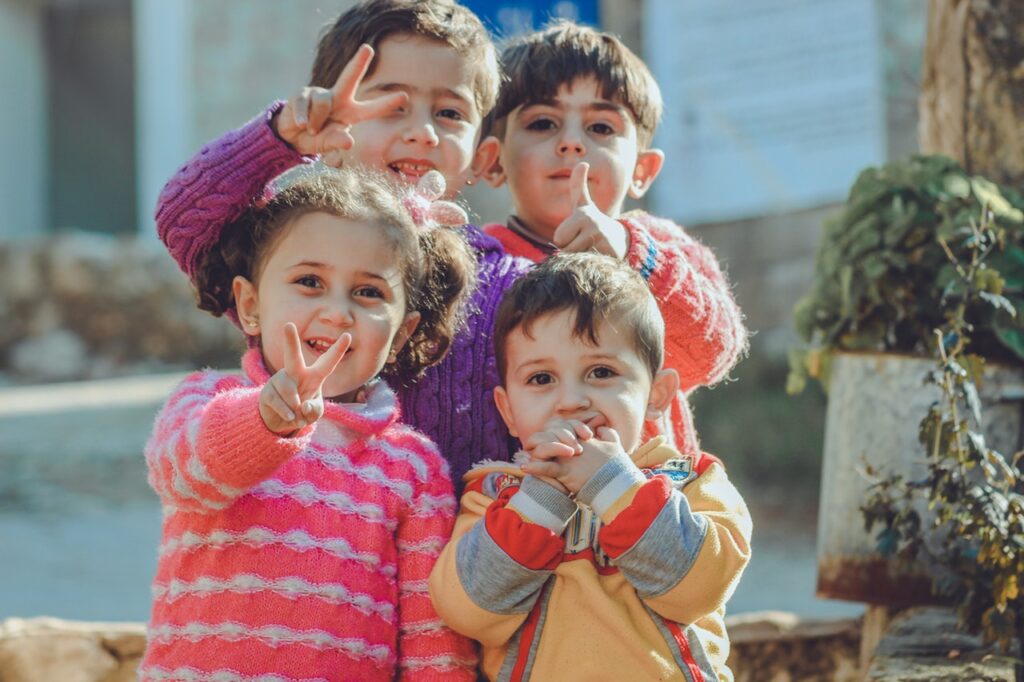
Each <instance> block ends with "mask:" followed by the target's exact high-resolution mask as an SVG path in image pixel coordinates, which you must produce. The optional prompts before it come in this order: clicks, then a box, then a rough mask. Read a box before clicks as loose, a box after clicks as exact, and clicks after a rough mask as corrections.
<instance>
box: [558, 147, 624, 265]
mask: <svg viewBox="0 0 1024 682" xmlns="http://www.w3.org/2000/svg"><path fill="white" fill-rule="evenodd" d="M589 171H590V164H588V163H585V162H582V161H581V162H580V163H578V164H576V165H575V166H574V167H573V169H572V175H571V176H569V199H570V201H571V202H572V206H573V212H572V213H571V214H570V215H569V217H568V218H566V219H565V220H563V221H562V223H561V224H560V225H559V226H558V227H557V228H556V229H555V233H554V234H553V235H552V237H551V241H552V242H554V244H555V246H557V247H558V248H559V249H561V250H562V251H567V252H570V253H572V252H578V251H590V250H594V251H597V252H598V253H603V254H605V255H606V256H613V257H615V258H618V259H619V260H622V259H623V258H624V257H625V255H626V249H627V247H628V246H629V243H628V242H629V234H628V233H627V232H626V227H625V226H624V225H623V224H622V223H620V222H619V221H618V220H615V219H614V218H611V217H609V216H607V215H605V214H604V213H602V212H601V209H599V208H598V207H597V204H595V203H594V200H593V199H591V198H590V190H589V189H588V187H587V173H588V172H589Z"/></svg>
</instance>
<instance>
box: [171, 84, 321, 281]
mask: <svg viewBox="0 0 1024 682" xmlns="http://www.w3.org/2000/svg"><path fill="white" fill-rule="evenodd" d="M283 106H284V102H275V103H274V104H273V105H271V107H270V108H269V109H267V111H266V112H264V113H263V114H260V115H259V116H257V117H256V118H254V119H252V120H251V121H249V122H248V123H246V124H245V125H244V126H242V127H241V128H239V129H237V130H232V131H230V132H228V133H226V134H224V135H223V136H221V137H219V138H217V139H216V140H214V141H213V142H211V143H210V144H208V145H206V146H204V147H203V148H202V149H200V150H199V153H198V154H196V155H195V156H194V157H192V158H191V159H189V161H188V162H187V163H186V164H185V165H184V166H182V167H181V168H180V169H178V172H177V173H175V175H174V177H173V178H172V179H171V181H170V182H168V183H167V184H166V185H165V186H164V188H163V190H162V191H161V192H160V198H159V199H158V201H157V209H156V230H157V234H158V235H159V237H160V240H161V241H163V243H164V244H165V245H166V246H167V250H168V251H170V253H171V256H173V257H174V260H175V261H177V262H178V266H179V267H180V268H181V270H182V272H184V273H185V274H186V275H188V276H189V279H194V277H195V272H196V267H197V265H198V264H199V260H200V258H201V257H202V255H203V254H205V253H206V252H207V251H208V250H209V249H210V247H212V246H213V245H214V244H216V243H217V240H218V239H220V231H221V229H222V228H223V227H224V226H225V225H228V224H229V223H231V222H232V221H234V220H237V219H238V218H239V216H241V215H242V212H243V211H244V210H245V208H246V207H247V206H248V205H249V202H250V201H252V199H253V198H254V197H256V196H257V195H260V194H262V192H263V189H264V187H266V184H267V182H268V181H269V180H271V179H273V178H275V177H277V176H278V175H280V174H281V173H283V172H284V171H286V170H288V169H289V168H292V167H294V166H297V165H298V164H300V163H308V162H310V161H311V160H312V159H311V158H310V157H307V156H303V155H301V154H299V153H298V152H296V151H295V150H294V149H292V148H291V147H290V146H288V144H286V143H285V142H284V141H283V140H281V139H280V138H278V137H277V135H275V134H274V131H273V129H272V128H271V127H270V120H271V118H272V117H273V115H274V114H275V113H276V112H277V111H279V110H280V109H281V108H282V107H283ZM211 226H216V229H212V227H211Z"/></svg>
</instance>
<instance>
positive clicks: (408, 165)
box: [388, 161, 434, 178]
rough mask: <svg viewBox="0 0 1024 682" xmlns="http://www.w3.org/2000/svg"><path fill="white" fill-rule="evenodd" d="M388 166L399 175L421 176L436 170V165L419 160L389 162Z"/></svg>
mask: <svg viewBox="0 0 1024 682" xmlns="http://www.w3.org/2000/svg"><path fill="white" fill-rule="evenodd" d="M388 168H389V169H391V171H392V172H393V173H398V174H399V175H404V176H406V177H409V178H421V177H423V176H424V175H426V174H427V173H428V172H429V171H432V170H434V165H433V164H430V163H422V162H418V161H395V162H394V163H389V164H388Z"/></svg>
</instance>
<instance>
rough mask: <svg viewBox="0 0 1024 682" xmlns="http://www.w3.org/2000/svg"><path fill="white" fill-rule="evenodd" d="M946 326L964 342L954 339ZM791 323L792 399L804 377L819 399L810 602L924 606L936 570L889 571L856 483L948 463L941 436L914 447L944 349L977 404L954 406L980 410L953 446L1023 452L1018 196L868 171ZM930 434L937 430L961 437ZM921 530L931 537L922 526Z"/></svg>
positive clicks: (836, 221)
mask: <svg viewBox="0 0 1024 682" xmlns="http://www.w3.org/2000/svg"><path fill="white" fill-rule="evenodd" d="M982 242H984V244H982ZM967 264H969V265H967ZM968 271H969V276H968V277H967V279H966V280H965V273H968ZM1017 311H1021V314H1020V315H1018V314H1017ZM957 316H959V319H960V320H961V327H960V328H959V332H957V331H956V330H954V329H953V327H951V319H952V318H956V317H957ZM794 317H795V323H796V328H797V331H798V333H799V335H800V336H801V338H802V339H803V341H804V344H805V345H803V346H802V347H801V348H799V349H796V350H794V351H793V352H792V353H791V356H790V367H791V371H790V376H789V380H788V386H787V388H788V389H789V390H790V392H798V391H800V390H802V389H803V386H804V385H805V383H806V381H807V379H808V378H815V379H818V380H820V381H821V382H822V383H823V385H824V386H825V388H826V390H827V392H828V396H829V405H828V413H827V418H826V438H825V441H826V442H825V448H824V461H823V471H822V489H821V502H820V513H819V521H818V560H819V567H818V591H819V593H821V594H822V595H824V596H830V597H836V598H842V599H850V600H854V601H861V602H866V603H871V604H884V605H888V606H895V605H900V604H907V603H912V602H921V601H926V600H927V599H928V598H929V597H930V595H931V594H932V587H933V581H932V579H933V578H935V577H937V576H936V575H935V572H932V573H931V574H928V572H927V571H922V572H916V573H915V572H913V571H911V572H906V571H903V570H899V569H898V567H897V566H896V565H895V564H894V562H892V561H889V560H887V559H886V557H885V556H883V555H882V553H880V552H879V551H878V547H877V544H878V540H879V537H876V536H874V535H871V534H869V533H868V532H866V530H865V523H864V522H865V520H867V521H874V522H876V523H877V522H878V521H880V520H881V521H883V522H884V519H883V518H881V517H880V516H879V514H882V507H877V508H876V509H875V516H873V517H872V516H871V514H870V513H868V515H867V518H865V516H864V512H862V508H863V507H865V506H866V505H867V504H868V503H869V501H870V500H871V499H872V496H873V495H876V494H878V492H879V491H878V489H873V488H872V487H871V486H872V483H871V481H870V480H868V478H867V477H865V475H864V474H865V472H876V473H878V474H880V475H882V476H883V477H888V478H889V479H890V481H893V482H895V481H900V482H904V483H905V482H909V481H915V482H917V481H921V480H923V479H926V478H927V477H928V474H929V469H928V462H929V458H931V459H933V460H934V459H935V458H939V459H944V458H947V457H953V456H954V455H955V453H954V452H953V449H952V448H951V447H950V445H951V443H952V442H953V441H952V440H945V441H940V443H941V444H942V447H939V448H931V449H926V448H925V447H923V446H922V445H921V444H920V442H919V433H920V429H921V426H922V425H923V420H926V418H927V417H928V416H929V415H935V414H939V413H937V412H935V410H936V409H940V412H941V408H936V407H935V406H936V405H940V406H941V405H943V404H944V403H943V396H944V395H945V393H944V391H946V389H947V388H948V386H947V384H944V383H943V382H941V381H938V380H936V376H935V374H934V372H933V370H934V367H935V364H934V360H932V359H931V358H935V357H939V358H942V357H943V355H942V354H943V353H946V354H947V356H950V355H951V356H952V357H951V358H950V357H947V358H946V360H944V362H946V363H947V364H948V365H949V367H948V368H949V369H950V370H951V371H954V372H963V373H964V375H965V376H966V377H967V378H968V379H969V382H967V383H970V385H971V386H973V387H975V389H974V390H976V391H977V393H978V395H977V396H976V397H977V400H973V397H972V396H971V395H970V394H971V390H972V389H970V388H965V387H964V385H960V386H959V387H958V390H959V394H958V395H957V396H956V399H957V400H964V399H966V400H969V401H971V402H972V404H974V405H976V406H977V407H978V409H977V410H976V411H975V410H973V409H968V412H966V413H964V414H967V413H975V412H976V414H977V415H978V417H979V423H977V424H973V425H969V426H968V427H965V428H964V430H963V431H962V432H961V433H962V435H963V436H964V437H968V435H967V431H970V430H972V429H973V431H974V433H975V434H976V435H978V436H979V437H980V436H981V435H982V434H984V436H985V439H986V447H987V448H988V449H989V450H991V451H992V452H1010V453H1012V452H1015V451H1016V450H1018V449H1019V448H1020V446H1021V443H1020V433H1021V411H1020V403H1019V402H1014V401H1013V400H1012V398H1013V397H1014V396H1015V391H1017V390H1018V389H1019V386H1021V385H1024V371H1022V369H1021V367H1022V365H1024V319H1022V318H1024V198H1022V197H1021V196H1020V194H1018V193H1016V192H1015V191H1012V190H1009V189H1007V188H1002V187H999V186H997V185H995V184H994V183H992V182H989V181H988V180H985V179H984V178H981V177H977V176H971V175H969V174H968V173H966V172H965V171H964V170H963V168H962V167H960V166H959V165H958V164H957V163H956V162H955V161H953V160H951V159H948V158H945V157H941V156H916V157H913V158H912V159H910V160H909V161H905V162H897V163H891V164H888V165H885V166H882V167H878V168H869V169H867V170H865V171H863V172H862V173H861V174H860V176H859V177H858V178H857V180H856V182H855V183H854V185H853V187H852V189H851V191H850V194H849V197H848V199H847V201H846V203H845V205H844V206H843V207H842V209H841V210H840V212H839V213H838V214H837V215H835V216H833V217H832V218H830V219H829V220H828V221H827V222H826V224H825V225H824V234H823V239H822V243H821V246H820V249H819V252H818V256H817V261H816V273H815V281H814V283H813V287H812V290H811V292H810V293H809V294H808V295H807V296H806V297H805V298H804V299H802V300H801V301H800V302H798V304H797V305H796V307H795V310H794ZM936 329H944V330H945V334H946V335H945V336H943V337H939V336H936V334H935V330H936ZM950 334H953V335H955V342H952V341H950V339H953V338H954V336H950ZM957 334H958V335H957ZM950 344H952V345H950ZM954 349H955V353H952V352H951V351H953V350H954ZM929 377H931V378H932V379H933V380H932V381H928V379H929ZM1020 397H1021V396H1017V398H1018V399H1019V398H1020ZM983 405H984V406H985V407H984V409H982V406H983ZM972 416H973V415H972ZM953 421H954V422H955V421H956V420H953ZM941 422H942V419H940V420H939V422H938V423H939V424H940V426H939V427H938V428H939V430H940V431H941V430H942V428H946V429H947V430H949V429H954V430H955V428H958V427H954V426H950V425H946V426H945V427H943V426H941ZM925 486H927V484H925ZM890 490H894V489H890ZM919 490H923V488H919ZM926 497H928V496H927V495H926ZM907 499H909V497H908V498H907ZM928 503H929V501H928V500H926V501H924V502H923V503H921V504H918V503H915V504H918V507H920V506H927V504H928ZM931 503H934V502H933V501H931ZM956 503H957V501H955V500H954V501H951V504H953V505H955V504H956ZM897 506H898V505H897ZM918 507H914V509H917V508H918ZM893 509H895V507H890V510H893ZM922 512H923V510H922ZM893 513H894V514H895V513H897V511H894V512H893ZM883 516H884V514H883ZM902 518H908V519H913V514H910V513H909V512H908V513H907V514H906V515H905V516H904V517H902ZM916 518H917V521H918V526H919V527H918V530H920V535H921V536H924V535H927V534H928V531H929V529H931V528H932V520H930V518H929V517H926V516H925V515H923V513H921V514H918V516H917V517H916ZM883 525H884V523H883ZM903 530H904V531H906V532H905V533H903V534H900V533H899V532H897V531H895V530H893V529H890V532H889V533H888V534H886V532H885V530H883V532H882V536H881V539H882V540H883V541H888V542H889V543H890V545H892V546H893V547H890V548H889V549H895V547H896V546H898V545H901V543H903V542H904V540H906V538H907V537H909V536H910V535H913V529H912V528H910V527H905V528H903ZM940 544H941V543H940ZM883 549H886V547H883ZM945 578H946V579H955V577H954V578H950V576H949V575H946V576H945Z"/></svg>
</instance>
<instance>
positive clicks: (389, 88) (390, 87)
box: [370, 83, 473, 104]
mask: <svg viewBox="0 0 1024 682" xmlns="http://www.w3.org/2000/svg"><path fill="white" fill-rule="evenodd" d="M410 91H412V92H419V91H420V88H418V87H417V86H415V85H412V84H410V83H378V84H377V85H374V86H373V87H372V88H370V92H405V93H408V92H410ZM430 92H431V94H434V95H438V94H440V95H445V96H448V97H454V98H456V99H460V100H462V101H464V102H466V103H468V104H473V98H472V97H469V96H467V95H464V94H463V93H461V92H459V91H458V90H452V89H451V88H434V89H433V90H431V91H430Z"/></svg>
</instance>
